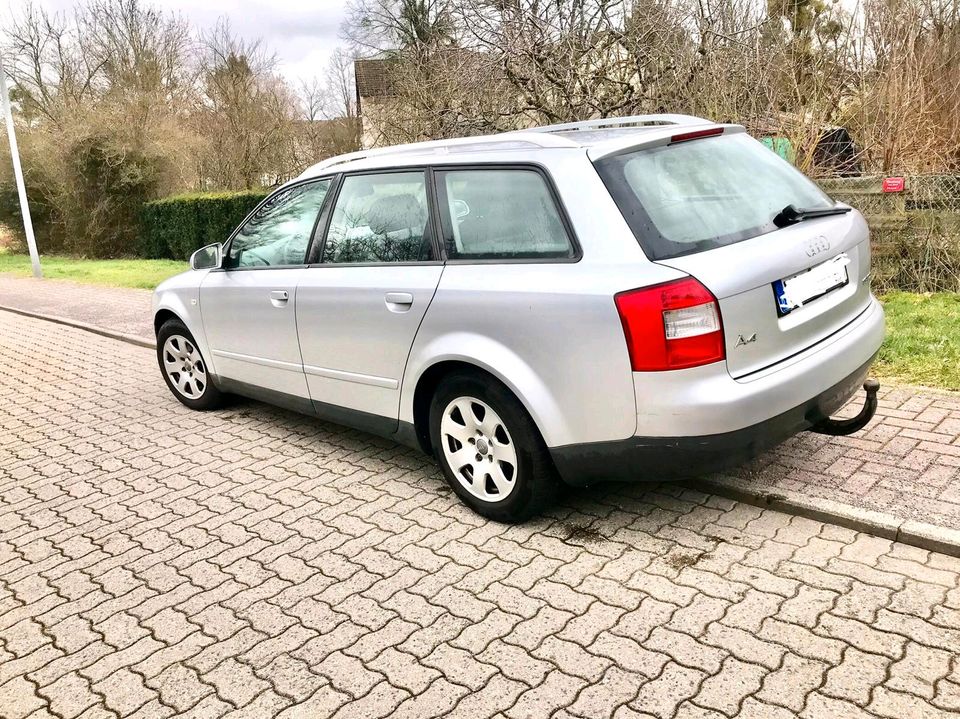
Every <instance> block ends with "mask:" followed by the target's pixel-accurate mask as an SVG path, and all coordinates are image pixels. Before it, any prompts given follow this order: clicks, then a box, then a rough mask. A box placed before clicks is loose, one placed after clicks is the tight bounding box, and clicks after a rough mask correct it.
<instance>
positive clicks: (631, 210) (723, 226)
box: [596, 132, 834, 260]
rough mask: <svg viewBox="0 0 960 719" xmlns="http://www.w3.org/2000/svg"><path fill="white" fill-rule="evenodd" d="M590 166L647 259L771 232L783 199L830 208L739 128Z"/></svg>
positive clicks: (819, 194)
mask: <svg viewBox="0 0 960 719" xmlns="http://www.w3.org/2000/svg"><path fill="white" fill-rule="evenodd" d="M596 166H597V171H598V172H599V173H600V176H601V177H602V178H603V182H604V184H605V185H606V186H607V189H608V190H609V191H610V194H611V195H612V196H613V199H614V200H615V201H616V203H617V205H618V206H619V207H620V211H621V212H623V216H624V217H625V218H626V220H627V223H628V224H629V225H630V229H632V230H633V233H634V235H636V237H637V240H638V241H639V242H640V245H641V246H642V247H643V249H644V251H645V252H646V253H647V256H649V257H650V258H651V259H653V260H665V259H669V258H671V257H678V256H680V255H688V254H691V253H693V252H703V251H704V250H712V249H714V248H716V247H722V246H724V245H730V244H733V243H734V242H740V241H742V240H746V239H749V238H751V237H757V236H758V235H762V234H765V233H767V232H772V231H774V230H776V229H777V227H776V225H774V224H773V218H774V217H775V216H776V215H777V213H779V212H780V211H781V210H782V209H783V208H784V207H785V206H787V205H791V204H792V205H794V206H795V207H797V208H803V209H806V210H812V209H824V208H828V207H833V206H834V203H833V201H832V200H831V199H830V198H829V197H827V196H826V195H825V194H824V193H823V192H822V191H821V190H820V188H818V187H817V186H816V185H815V184H813V183H812V182H811V181H810V180H808V179H807V178H806V177H804V176H803V175H802V174H801V173H800V172H798V171H797V170H795V169H794V168H793V166H792V165H790V164H789V163H787V162H785V161H784V160H782V159H781V158H780V157H778V156H777V155H776V154H775V153H774V152H772V151H770V150H768V149H767V148H766V147H764V146H763V145H761V144H760V143H759V142H757V141H756V140H754V139H753V138H751V137H749V136H748V135H747V134H745V133H742V132H739V133H735V134H730V135H721V136H719V137H712V138H703V139H699V140H691V141H688V142H683V143H678V144H675V145H665V146H661V147H653V148H648V149H643V150H634V151H630V152H626V153H623V154H620V155H615V156H613V157H608V158H604V159H602V160H600V161H598V162H597V163H596Z"/></svg>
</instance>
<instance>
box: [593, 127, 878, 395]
mask: <svg viewBox="0 0 960 719" xmlns="http://www.w3.org/2000/svg"><path fill="white" fill-rule="evenodd" d="M675 137H678V138H681V139H679V140H678V141H672V140H671V138H664V139H662V140H661V141H659V142H657V143H656V144H654V145H653V146H648V147H642V148H636V149H628V150H626V151H622V152H619V153H617V154H615V155H612V156H609V157H604V158H601V159H599V160H597V161H596V166H597V169H598V172H600V175H601V177H602V178H603V180H604V183H605V184H606V185H607V188H608V189H609V190H610V192H611V195H612V196H613V197H614V199H615V200H616V201H617V204H618V205H619V206H620V208H621V210H622V211H623V214H624V218H625V219H626V220H627V222H628V224H630V226H631V229H633V231H634V234H635V235H636V237H637V240H638V241H639V242H640V244H641V246H642V247H643V249H644V251H645V252H646V254H647V255H648V257H650V259H652V260H654V261H656V262H659V263H661V264H664V265H668V266H670V267H673V268H676V269H678V270H681V271H682V272H685V273H687V274H689V275H691V276H693V277H694V278H696V279H697V280H699V281H700V282H701V283H702V284H703V285H705V286H706V287H707V288H708V289H709V290H710V291H711V292H712V293H713V294H714V296H715V297H717V299H718V301H719V305H720V311H721V316H722V320H723V329H724V337H725V343H726V355H727V368H728V370H729V372H730V374H731V375H732V376H733V377H734V378H744V377H746V376H747V375H749V374H751V373H753V372H756V371H758V370H761V369H763V368H764V367H767V366H770V365H773V364H775V363H777V362H780V361H783V360H785V359H787V358H788V357H790V356H792V355H794V354H797V353H798V352H801V351H803V350H804V349H805V348H807V347H809V346H810V345H812V344H815V343H816V342H819V341H820V340H822V339H824V338H826V337H828V336H829V335H831V334H833V333H834V332H836V331H838V330H839V329H841V328H842V327H843V326H844V325H846V324H848V323H849V322H850V321H852V320H853V319H854V318H856V316H857V315H859V314H860V313H861V312H862V311H863V310H864V309H866V307H867V305H868V303H869V301H870V289H869V272H870V247H869V235H868V231H867V226H866V223H865V222H864V221H863V218H862V217H861V216H860V214H859V213H857V212H847V213H845V214H838V215H834V216H829V217H822V218H817V219H808V220H804V221H802V222H796V223H795V224H786V223H785V222H784V221H783V216H781V217H779V218H778V219H777V221H776V222H775V221H774V220H775V218H777V216H778V215H779V214H780V213H781V211H782V210H783V209H784V208H785V207H786V206H787V205H792V206H794V207H796V208H800V209H811V210H842V209H845V208H842V207H841V208H838V207H837V206H836V205H835V203H833V201H832V200H830V198H829V197H827V196H826V195H825V194H824V193H823V192H822V191H821V190H820V189H819V188H818V187H817V186H816V185H814V184H813V183H812V182H811V181H810V180H808V179H807V178H805V177H804V176H803V175H802V174H801V173H799V172H798V171H797V170H795V169H794V168H793V167H792V166H791V165H790V164H789V163H787V162H785V161H783V160H782V159H781V158H780V157H778V156H777V155H776V154H775V153H773V152H771V151H770V150H768V149H766V148H765V147H763V146H762V145H761V144H760V143H758V142H756V141H755V140H753V139H751V138H750V137H748V136H747V135H746V134H745V133H744V132H743V131H742V130H740V131H737V130H736V129H733V128H726V129H725V130H722V129H720V128H715V129H714V130H712V131H707V133H703V134H701V133H684V134H682V135H678V136H675ZM691 137H692V139H687V138H691ZM785 224H786V226H783V225H785Z"/></svg>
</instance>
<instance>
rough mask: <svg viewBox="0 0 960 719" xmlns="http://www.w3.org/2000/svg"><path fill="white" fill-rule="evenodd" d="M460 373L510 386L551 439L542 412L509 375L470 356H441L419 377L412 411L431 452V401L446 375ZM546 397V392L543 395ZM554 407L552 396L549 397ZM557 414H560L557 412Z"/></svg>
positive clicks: (423, 444)
mask: <svg viewBox="0 0 960 719" xmlns="http://www.w3.org/2000/svg"><path fill="white" fill-rule="evenodd" d="M457 372H469V373H474V374H479V375H484V376H487V377H490V378H491V379H494V380H496V381H497V382H499V383H500V384H502V385H503V386H504V387H506V388H507V389H508V390H509V391H510V393H511V394H513V396H514V397H516V399H517V401H518V402H520V404H521V405H522V406H523V408H524V409H525V410H526V412H527V414H528V415H530V418H531V419H532V420H533V423H534V426H536V428H537V431H539V432H540V436H541V437H543V439H544V441H547V436H548V435H547V433H546V432H545V431H544V429H545V428H544V425H543V423H542V422H541V421H540V418H539V417H538V413H537V412H536V411H535V409H534V408H533V407H531V403H530V401H529V398H528V397H526V396H525V393H524V392H522V391H520V390H519V388H518V387H517V385H516V384H515V383H514V382H511V381H510V380H509V379H508V378H507V377H506V376H504V375H503V374H502V373H500V372H498V371H497V370H496V369H495V368H493V367H490V366H489V365H484V364H481V363H479V362H476V361H472V360H471V359H469V358H460V357H458V358H446V359H440V360H438V361H436V362H434V363H433V364H431V365H429V366H427V367H426V368H425V369H424V370H423V371H422V372H421V373H420V375H419V377H418V378H417V382H416V386H415V389H414V391H413V402H412V414H413V425H414V430H415V432H416V438H417V443H418V444H419V446H420V448H421V449H422V450H423V451H424V452H426V453H427V454H433V446H432V443H431V441H430V402H431V400H432V399H433V395H434V392H436V389H437V387H438V386H439V385H440V382H441V381H442V380H443V378H444V377H447V376H449V375H450V374H454V373H457ZM541 396H542V397H543V396H544V395H542V394H541ZM545 401H547V403H548V404H549V405H550V406H551V407H553V406H555V405H553V402H552V399H547V400H545ZM554 416H555V417H556V416H557V415H556V413H555V414H554Z"/></svg>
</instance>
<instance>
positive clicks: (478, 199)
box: [436, 168, 576, 260]
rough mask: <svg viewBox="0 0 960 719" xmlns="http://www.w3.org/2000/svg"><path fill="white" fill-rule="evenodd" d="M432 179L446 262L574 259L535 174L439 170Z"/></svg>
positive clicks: (540, 178)
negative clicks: (435, 192)
mask: <svg viewBox="0 0 960 719" xmlns="http://www.w3.org/2000/svg"><path fill="white" fill-rule="evenodd" d="M436 177H437V190H438V194H439V195H440V206H441V213H440V214H441V222H442V224H443V236H444V244H445V246H446V251H447V257H448V258H449V259H452V260H457V259H460V260H470V259H473V260H498V259H502V260H522V259H569V258H573V257H575V255H576V249H575V247H574V245H573V243H572V241H571V239H570V235H569V233H568V232H567V229H566V227H565V225H564V223H563V219H562V216H561V214H560V210H559V208H558V207H557V203H556V201H555V200H554V197H553V194H552V193H551V191H550V188H549V186H548V185H547V181H546V179H545V178H544V177H543V175H541V174H540V173H539V172H538V171H536V170H534V169H518V168H490V169H470V170H442V171H437V172H436Z"/></svg>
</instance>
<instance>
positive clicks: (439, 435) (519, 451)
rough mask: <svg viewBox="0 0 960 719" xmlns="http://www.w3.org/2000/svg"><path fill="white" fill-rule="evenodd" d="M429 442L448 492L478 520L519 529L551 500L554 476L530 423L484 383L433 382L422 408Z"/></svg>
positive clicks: (493, 385)
mask: <svg viewBox="0 0 960 719" xmlns="http://www.w3.org/2000/svg"><path fill="white" fill-rule="evenodd" d="M491 412H492V414H491ZM467 413H470V414H471V415H472V416H468V415H467ZM430 440H431V443H432V445H433V451H434V454H435V456H436V458H437V461H438V462H439V463H440V468H441V469H442V470H443V474H444V477H445V478H446V480H447V483H448V484H449V485H450V487H451V489H453V491H454V492H456V494H457V496H458V497H460V499H461V500H462V501H463V503H464V504H466V505H467V506H468V507H470V509H472V510H473V511H474V512H476V513H477V514H479V515H481V516H483V517H486V518H488V519H492V520H494V521H497V522H505V523H508V524H516V523H518V522H523V521H525V520H527V519H529V518H530V517H533V516H535V515H537V514H539V513H540V512H541V511H542V510H543V509H544V508H546V507H547V506H548V505H549V504H550V502H551V501H552V500H553V499H554V497H555V496H556V491H557V488H558V485H559V481H558V478H557V474H556V470H555V469H554V466H553V461H552V460H551V459H550V454H549V452H548V451H547V447H546V445H545V444H544V441H543V437H541V435H540V432H539V430H538V429H537V427H536V425H535V424H534V422H533V419H532V418H531V417H530V415H529V414H528V413H527V411H526V409H525V408H524V406H523V405H522V404H520V402H519V400H517V398H516V397H515V396H514V395H513V393H512V392H511V391H510V390H509V389H508V388H507V387H506V386H505V385H503V384H502V383H501V382H499V381H497V380H495V379H493V378H492V377H490V376H488V375H482V374H480V373H476V374H473V373H470V374H467V373H457V374H451V375H448V376H447V377H445V378H443V379H442V380H441V381H440V384H439V385H438V387H437V390H436V392H434V395H433V399H432V401H431V403H430ZM445 443H446V444H445ZM482 450H486V451H485V452H484V451H482ZM477 457H480V458H481V459H479V460H478V459H477ZM458 465H459V466H458ZM511 465H512V469H510V466H511Z"/></svg>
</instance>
